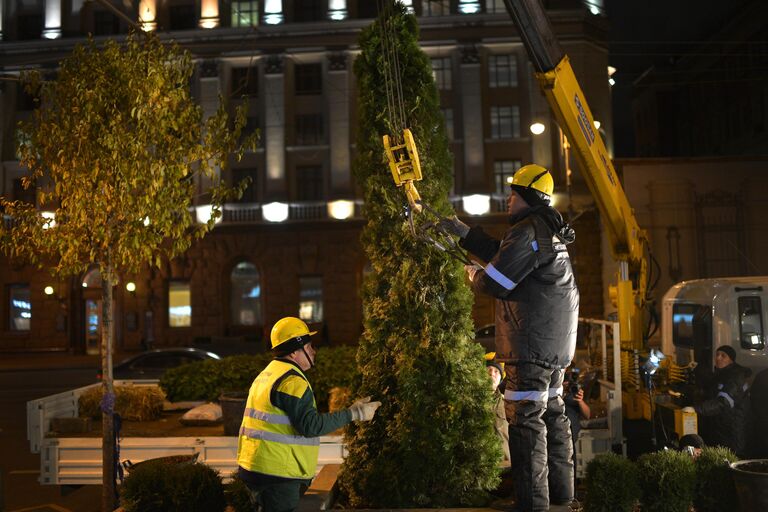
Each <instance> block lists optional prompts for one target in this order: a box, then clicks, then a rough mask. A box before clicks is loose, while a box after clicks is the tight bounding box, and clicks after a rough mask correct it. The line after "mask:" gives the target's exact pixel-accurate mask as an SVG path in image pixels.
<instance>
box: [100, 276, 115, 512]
mask: <svg viewBox="0 0 768 512" xmlns="http://www.w3.org/2000/svg"><path fill="white" fill-rule="evenodd" d="M100 271H101V278H102V289H101V300H102V304H101V306H102V310H101V311H102V313H101V374H102V376H103V377H102V378H103V380H102V385H103V389H104V397H105V400H104V401H103V402H102V404H104V405H106V406H104V405H103V406H102V412H101V419H102V431H101V436H102V437H101V438H102V441H101V449H102V459H101V461H102V462H101V465H102V488H101V512H112V511H113V510H115V508H116V500H115V485H116V483H115V479H116V474H115V424H114V416H113V414H114V399H113V397H114V393H115V386H114V383H113V380H112V346H113V343H112V341H113V334H114V329H113V328H112V285H113V280H114V278H113V275H112V267H111V265H110V264H109V263H108V264H107V265H105V266H103V267H102V268H100Z"/></svg>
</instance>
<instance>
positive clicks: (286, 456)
mask: <svg viewBox="0 0 768 512" xmlns="http://www.w3.org/2000/svg"><path fill="white" fill-rule="evenodd" d="M291 370H293V371H295V372H296V373H298V374H299V375H300V376H301V379H296V378H290V377H289V379H290V380H289V381H287V382H283V383H281V385H280V391H281V392H283V393H286V394H289V395H293V396H295V397H296V398H297V399H298V398H301V397H302V396H303V395H304V392H305V391H306V390H307V388H309V389H310V390H311V389H312V388H311V386H310V385H309V381H308V380H307V378H306V376H305V375H304V373H302V372H301V370H299V369H298V368H297V367H296V366H294V365H292V364H289V363H286V362H284V361H278V360H274V361H272V362H271V363H269V365H267V367H266V368H264V371H262V372H261V373H260V374H259V376H258V377H256V379H255V380H254V381H253V384H251V389H250V391H249V393H248V401H247V402H246V404H245V414H243V422H242V424H241V426H240V438H239V441H238V445H237V463H238V465H239V466H240V467H242V468H244V469H247V470H248V471H254V472H257V473H263V474H266V475H273V476H279V477H283V478H303V479H309V478H314V477H315V470H316V468H317V456H318V453H319V451H320V438H319V437H304V436H302V435H301V434H299V433H298V432H297V431H296V429H294V428H293V425H291V420H290V419H289V418H288V416H287V415H286V414H285V411H283V410H282V409H278V408H277V407H275V406H274V404H272V402H271V400H270V394H271V391H272V387H273V386H274V385H275V383H276V382H278V380H279V379H280V378H281V377H283V376H284V375H285V374H286V373H288V372H289V371H291ZM312 405H313V406H316V404H315V403H314V398H313V404H312Z"/></svg>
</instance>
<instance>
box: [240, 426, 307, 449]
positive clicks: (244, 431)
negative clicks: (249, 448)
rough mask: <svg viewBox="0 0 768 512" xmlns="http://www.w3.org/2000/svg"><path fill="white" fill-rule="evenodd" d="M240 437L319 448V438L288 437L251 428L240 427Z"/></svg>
mask: <svg viewBox="0 0 768 512" xmlns="http://www.w3.org/2000/svg"><path fill="white" fill-rule="evenodd" d="M240 435H241V436H246V437H250V438H251V439H264V440H266V441H275V442H276V443H284V444H300V445H303V446H319V445H320V438H319V437H304V436H289V435H287V434H275V433H274V432H267V431H265V430H255V429H252V428H245V427H240Z"/></svg>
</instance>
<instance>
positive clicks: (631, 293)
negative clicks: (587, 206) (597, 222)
mask: <svg viewBox="0 0 768 512" xmlns="http://www.w3.org/2000/svg"><path fill="white" fill-rule="evenodd" d="M504 3H505V4H506V7H507V11H508V12H509V14H510V16H511V17H512V19H513V20H514V21H515V24H516V25H517V27H518V29H519V31H520V36H521V38H522V41H523V44H524V45H525V49H526V51H527V52H528V55H529V57H530V59H531V62H532V63H533V66H534V69H535V71H536V79H537V80H538V82H539V86H540V87H541V89H542V91H543V92H544V95H545V96H546V98H547V102H548V103H549V106H550V107H551V108H552V110H553V112H554V114H555V118H556V119H557V122H558V123H559V125H560V128H561V129H562V130H563V132H564V133H565V135H566V136H567V138H568V141H569V143H570V144H571V147H573V148H574V149H575V150H576V151H575V154H576V158H577V160H578V162H579V164H580V168H581V170H582V174H583V176H584V179H585V181H586V182H587V186H588V187H589V190H590V192H591V193H592V196H593V197H594V199H595V202H596V203H597V206H598V208H599V210H600V214H601V217H602V220H603V223H604V225H605V226H606V228H607V231H608V238H609V241H610V244H611V250H612V253H613V257H614V259H616V260H617V261H618V262H619V275H618V285H617V309H618V314H619V325H620V329H621V344H622V348H625V349H633V350H640V349H642V348H643V344H644V341H643V327H644V320H643V312H644V308H645V303H646V292H647V283H646V280H647V260H646V255H645V251H646V248H647V243H648V242H647V236H646V234H645V231H644V230H642V229H640V227H639V226H638V224H637V220H636V219H635V216H634V213H633V211H632V208H631V207H630V205H629V201H628V200H627V196H626V194H625V193H624V189H623V188H622V186H621V183H620V182H619V179H618V176H617V174H616V171H615V170H614V168H613V163H612V162H611V159H610V157H609V155H608V151H607V149H606V147H605V144H604V143H603V139H602V137H600V134H599V133H597V131H596V129H595V128H594V119H593V117H592V112H591V111H590V109H589V105H588V104H587V101H586V98H585V96H584V93H583V92H582V90H581V87H580V86H579V83H578V80H577V79H576V75H575V74H574V72H573V68H572V67H571V64H570V60H569V59H568V56H567V55H566V54H565V53H564V52H563V51H562V49H561V48H560V44H559V43H558V41H557V38H556V37H555V35H554V32H553V30H552V27H551V25H550V23H549V19H548V18H547V15H546V13H545V11H544V9H543V7H542V6H541V3H540V0H504Z"/></svg>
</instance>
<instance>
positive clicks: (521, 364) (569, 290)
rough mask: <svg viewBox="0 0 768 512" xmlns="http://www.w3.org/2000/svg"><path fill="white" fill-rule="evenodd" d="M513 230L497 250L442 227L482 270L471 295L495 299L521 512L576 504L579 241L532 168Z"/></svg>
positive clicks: (453, 226)
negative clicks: (573, 408) (575, 263)
mask: <svg viewBox="0 0 768 512" xmlns="http://www.w3.org/2000/svg"><path fill="white" fill-rule="evenodd" d="M510 186H511V188H512V190H511V191H510V194H509V198H508V200H507V210H508V212H509V214H510V224H511V226H510V228H509V229H508V230H507V232H506V233H505V235H504V238H503V239H502V240H501V241H499V240H495V239H494V238H492V237H490V236H489V235H487V234H486V233H484V232H483V230H482V229H481V228H479V227H473V228H471V229H470V228H469V226H467V225H466V224H464V223H462V222H461V221H459V220H458V219H457V218H455V217H454V218H452V219H449V220H447V221H444V222H443V223H442V224H443V226H444V227H445V228H446V229H448V230H449V231H451V232H453V233H455V234H457V235H458V236H459V237H460V238H461V242H460V243H461V245H462V247H464V248H465V249H467V250H468V251H469V252H471V253H472V254H474V255H475V256H477V257H478V258H480V259H481V260H483V261H485V262H488V264H487V265H486V267H485V268H482V267H480V266H478V265H471V266H467V272H468V274H469V278H470V280H471V281H472V286H473V288H474V289H475V290H476V291H479V292H481V293H485V294H488V295H491V296H493V297H495V298H496V299H497V300H496V355H497V359H498V360H499V361H503V362H504V363H506V369H505V373H506V378H505V393H504V398H505V400H506V404H507V418H508V419H509V421H510V427H509V445H510V452H511V457H512V472H513V475H514V481H515V495H516V497H515V499H516V504H517V507H518V509H519V510H524V511H527V512H539V511H546V510H549V504H550V501H551V502H552V503H554V504H558V505H561V504H567V503H570V502H571V500H572V499H573V464H572V460H571V457H572V447H571V432H570V425H569V422H568V418H567V416H566V414H565V405H564V402H563V398H562V394H563V393H562V391H563V375H564V370H565V368H566V367H567V366H568V365H569V364H570V363H571V359H572V358H573V353H574V350H575V346H576V329H577V323H578V309H579V292H578V289H577V288H576V282H575V280H574V277H573V270H572V268H571V262H570V259H569V257H568V251H567V249H566V247H565V246H566V244H568V243H570V242H572V241H573V240H574V238H575V235H574V232H573V230H572V229H571V228H570V227H569V226H568V225H567V224H566V223H565V222H563V218H562V217H561V216H560V214H559V213H558V212H557V211H556V210H555V209H554V208H551V207H550V206H549V203H550V197H551V195H552V190H553V188H554V183H553V180H552V176H551V175H550V174H549V172H548V171H547V170H546V169H544V168H543V167H541V166H538V165H526V166H524V167H522V168H520V169H519V170H518V171H517V172H516V173H515V175H514V177H513V178H512V180H511V181H510Z"/></svg>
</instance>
